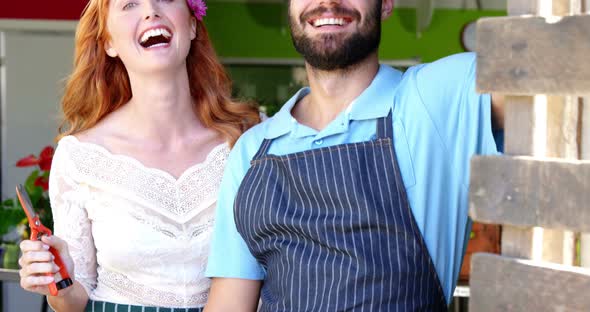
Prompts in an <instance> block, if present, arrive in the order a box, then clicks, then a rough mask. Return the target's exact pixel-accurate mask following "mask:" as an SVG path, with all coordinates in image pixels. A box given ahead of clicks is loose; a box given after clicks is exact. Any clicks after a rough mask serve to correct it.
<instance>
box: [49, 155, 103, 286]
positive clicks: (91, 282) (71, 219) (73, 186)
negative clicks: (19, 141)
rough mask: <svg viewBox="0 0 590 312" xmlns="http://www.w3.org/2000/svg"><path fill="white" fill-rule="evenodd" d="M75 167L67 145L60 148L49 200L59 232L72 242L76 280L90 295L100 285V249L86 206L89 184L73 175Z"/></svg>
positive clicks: (55, 226)
mask: <svg viewBox="0 0 590 312" xmlns="http://www.w3.org/2000/svg"><path fill="white" fill-rule="evenodd" d="M73 170H75V168H74V166H73V164H72V162H71V161H70V159H69V157H68V152H67V148H66V147H64V146H59V145H58V147H57V149H56V151H55V155H54V156H53V161H52V165H51V173H50V176H49V200H50V202H51V210H52V213H53V219H54V232H55V235H56V236H58V237H60V238H62V239H63V240H65V241H66V242H67V243H68V248H69V251H70V255H71V257H72V259H73V261H74V265H75V268H74V271H75V277H74V278H75V279H76V280H77V281H78V282H80V284H82V286H84V288H85V289H86V293H87V294H88V295H90V293H91V292H92V290H94V289H95V288H96V279H97V271H96V269H97V267H96V249H95V247H94V240H93V237H92V225H91V223H90V220H89V219H88V214H87V212H86V209H85V207H84V206H85V203H86V200H87V199H88V197H89V191H88V187H87V186H86V185H84V184H80V183H79V182H77V181H75V179H74V178H73V174H72V172H73Z"/></svg>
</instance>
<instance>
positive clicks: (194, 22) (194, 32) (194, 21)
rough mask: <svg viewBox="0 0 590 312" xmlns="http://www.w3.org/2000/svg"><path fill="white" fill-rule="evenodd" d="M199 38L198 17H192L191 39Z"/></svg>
mask: <svg viewBox="0 0 590 312" xmlns="http://www.w3.org/2000/svg"><path fill="white" fill-rule="evenodd" d="M195 38H197V19H196V18H194V17H191V40H193V39H195Z"/></svg>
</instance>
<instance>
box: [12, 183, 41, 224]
mask: <svg viewBox="0 0 590 312" xmlns="http://www.w3.org/2000/svg"><path fill="white" fill-rule="evenodd" d="M16 195H17V196H18V199H19V201H20V204H21V206H23V209H24V210H25V213H26V214H27V217H28V218H29V220H34V219H35V218H36V217H37V213H36V212H35V210H33V203H31V198H30V197H29V194H28V193H27V191H26V190H25V188H24V186H22V184H19V185H17V186H16Z"/></svg>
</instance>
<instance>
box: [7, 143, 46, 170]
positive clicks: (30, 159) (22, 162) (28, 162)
mask: <svg viewBox="0 0 590 312" xmlns="http://www.w3.org/2000/svg"><path fill="white" fill-rule="evenodd" d="M53 152H54V149H53V147H52V146H46V147H45V148H43V150H42V151H41V154H39V158H37V157H35V155H29V156H27V157H25V158H22V159H19V161H17V162H16V166H17V167H30V166H35V165H39V168H41V170H43V171H49V170H51V160H52V159H53Z"/></svg>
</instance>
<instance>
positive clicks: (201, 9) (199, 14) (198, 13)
mask: <svg viewBox="0 0 590 312" xmlns="http://www.w3.org/2000/svg"><path fill="white" fill-rule="evenodd" d="M186 2H187V3H188V7H189V8H191V10H193V14H195V17H196V18H197V19H198V20H199V21H202V20H203V16H205V15H206V12H207V6H206V5H205V2H203V0H186Z"/></svg>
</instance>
